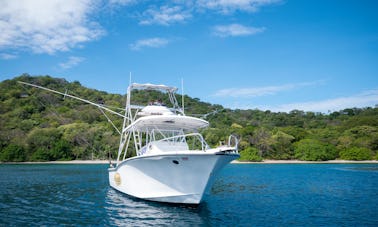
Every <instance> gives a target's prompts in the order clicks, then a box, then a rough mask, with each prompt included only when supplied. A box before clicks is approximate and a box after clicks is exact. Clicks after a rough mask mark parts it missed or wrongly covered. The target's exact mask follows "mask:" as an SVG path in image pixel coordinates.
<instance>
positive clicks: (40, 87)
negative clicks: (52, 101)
mask: <svg viewBox="0 0 378 227" xmlns="http://www.w3.org/2000/svg"><path fill="white" fill-rule="evenodd" d="M18 83H20V84H24V85H28V86H32V87H36V88H39V89H43V90H46V91H50V92H53V93H56V94H60V95H63V96H64V97H69V98H73V99H76V100H79V101H82V102H85V103H88V104H91V105H93V106H97V107H98V108H100V109H103V110H106V111H109V112H110V113H112V114H115V115H118V116H120V117H122V118H123V117H125V116H124V115H123V114H120V113H118V112H116V111H114V110H111V109H109V108H107V107H105V106H103V105H100V104H97V103H94V102H91V101H89V100H86V99H82V98H79V97H76V96H73V95H70V94H67V92H66V93H63V92H59V91H55V90H52V89H49V88H45V87H42V86H38V85H35V84H30V83H26V82H23V81H18Z"/></svg>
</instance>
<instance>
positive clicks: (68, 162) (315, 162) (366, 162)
mask: <svg viewBox="0 0 378 227" xmlns="http://www.w3.org/2000/svg"><path fill="white" fill-rule="evenodd" d="M115 162H116V161H115V160H111V163H115ZM0 164H110V162H109V160H71V161H46V162H0ZM231 164H378V160H364V161H352V160H328V161H300V160H269V159H267V160H263V161H261V162H250V161H238V160H234V161H232V162H231Z"/></svg>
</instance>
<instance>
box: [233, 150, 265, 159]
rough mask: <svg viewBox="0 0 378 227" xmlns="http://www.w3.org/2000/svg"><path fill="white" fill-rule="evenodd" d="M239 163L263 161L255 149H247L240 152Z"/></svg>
mask: <svg viewBox="0 0 378 227" xmlns="http://www.w3.org/2000/svg"><path fill="white" fill-rule="evenodd" d="M239 160H240V161H251V162H261V161H262V160H263V159H262V157H261V156H260V154H259V151H258V150H257V148H255V147H247V148H246V149H245V150H243V151H241V152H240V158H239Z"/></svg>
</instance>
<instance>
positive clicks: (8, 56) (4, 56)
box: [0, 53, 18, 60]
mask: <svg viewBox="0 0 378 227" xmlns="http://www.w3.org/2000/svg"><path fill="white" fill-rule="evenodd" d="M17 57H18V56H17V55H15V54H7V53H0V58H1V59H3V60H11V59H15V58H17Z"/></svg>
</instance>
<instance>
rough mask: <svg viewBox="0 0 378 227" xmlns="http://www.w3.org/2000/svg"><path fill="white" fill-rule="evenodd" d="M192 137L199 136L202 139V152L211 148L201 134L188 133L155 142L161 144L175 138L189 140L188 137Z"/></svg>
mask: <svg viewBox="0 0 378 227" xmlns="http://www.w3.org/2000/svg"><path fill="white" fill-rule="evenodd" d="M190 136H193V137H194V136H197V137H199V138H200V141H201V149H202V151H206V149H208V148H209V145H208V144H207V143H206V141H205V140H204V139H203V136H202V135H201V134H200V133H196V132H195V133H188V134H184V135H177V136H171V137H167V138H164V139H161V140H156V141H154V142H160V141H166V140H170V139H175V138H185V139H186V138H187V137H190Z"/></svg>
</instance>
